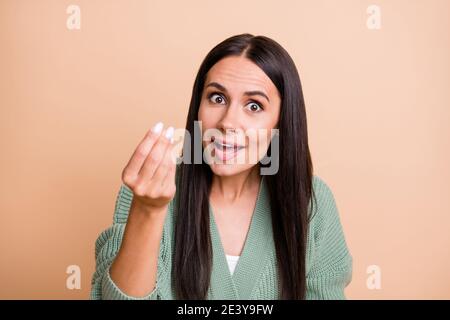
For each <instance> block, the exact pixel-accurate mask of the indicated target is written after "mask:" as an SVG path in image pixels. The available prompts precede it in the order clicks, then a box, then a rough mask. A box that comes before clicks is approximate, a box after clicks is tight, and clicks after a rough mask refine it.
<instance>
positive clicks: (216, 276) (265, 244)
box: [209, 176, 274, 300]
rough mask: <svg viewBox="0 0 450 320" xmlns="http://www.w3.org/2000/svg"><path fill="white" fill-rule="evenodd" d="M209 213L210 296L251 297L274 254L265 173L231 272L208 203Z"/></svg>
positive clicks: (213, 297)
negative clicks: (211, 264)
mask: <svg viewBox="0 0 450 320" xmlns="http://www.w3.org/2000/svg"><path fill="white" fill-rule="evenodd" d="M209 216H210V219H209V220H210V232H211V242H212V249H213V267H212V271H211V283H210V290H209V295H210V299H231V300H233V299H236V300H237V299H250V297H251V295H252V291H253V289H254V288H255V286H256V285H257V281H258V278H259V277H260V275H261V274H262V273H263V271H264V267H265V266H266V265H267V264H268V263H269V255H270V254H274V244H273V236H272V221H271V214H270V200H269V194H268V190H267V187H266V182H265V179H264V176H261V182H260V186H259V191H258V196H257V200H256V204H255V208H254V211H253V215H252V218H251V222H250V227H249V231H248V233H247V237H246V240H245V243H244V248H243V250H242V253H241V256H240V258H239V260H238V263H237V265H236V268H235V270H234V273H233V275H231V273H230V270H229V268H228V264H227V261H226V256H225V250H224V248H223V245H222V241H221V239H220V234H219V232H218V228H217V225H216V223H215V220H214V214H213V209H212V207H211V204H209Z"/></svg>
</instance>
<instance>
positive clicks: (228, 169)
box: [209, 163, 254, 177]
mask: <svg viewBox="0 0 450 320" xmlns="http://www.w3.org/2000/svg"><path fill="white" fill-rule="evenodd" d="M209 167H210V168H211V171H212V172H213V173H214V174H215V175H216V176H221V177H230V176H234V175H237V174H239V173H242V172H245V171H248V170H250V169H251V168H252V167H254V165H248V164H247V165H245V164H235V163H232V164H219V163H212V164H210V165H209Z"/></svg>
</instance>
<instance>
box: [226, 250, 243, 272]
mask: <svg viewBox="0 0 450 320" xmlns="http://www.w3.org/2000/svg"><path fill="white" fill-rule="evenodd" d="M226 257H227V262H228V268H229V269H230V272H231V274H232V275H233V272H234V268H236V264H237V262H238V260H239V257H240V256H230V255H229V254H226Z"/></svg>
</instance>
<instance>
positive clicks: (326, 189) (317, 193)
mask: <svg viewBox="0 0 450 320" xmlns="http://www.w3.org/2000/svg"><path fill="white" fill-rule="evenodd" d="M312 188H313V194H312V198H311V202H312V209H311V210H310V213H311V218H310V219H311V221H314V222H316V223H320V222H321V221H323V220H330V219H331V220H336V218H338V208H337V204H336V199H335V197H334V194H333V191H332V189H331V187H330V186H329V185H328V184H327V183H326V182H325V180H324V179H323V178H321V177H319V176H317V175H314V176H313V181H312ZM310 205H311V203H310Z"/></svg>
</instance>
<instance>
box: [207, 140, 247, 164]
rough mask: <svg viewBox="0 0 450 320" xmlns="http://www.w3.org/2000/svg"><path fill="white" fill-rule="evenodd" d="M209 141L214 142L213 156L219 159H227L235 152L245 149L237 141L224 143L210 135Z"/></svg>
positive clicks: (232, 156) (234, 154) (233, 155)
mask: <svg viewBox="0 0 450 320" xmlns="http://www.w3.org/2000/svg"><path fill="white" fill-rule="evenodd" d="M211 141H212V142H213V144H214V150H215V156H216V157H218V158H219V159H221V160H229V159H232V158H234V157H235V156H236V154H237V153H238V152H239V151H240V150H242V149H245V147H244V146H242V145H240V144H237V143H229V142H228V143H226V142H223V141H219V140H218V139H215V138H214V137H212V139H211Z"/></svg>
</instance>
